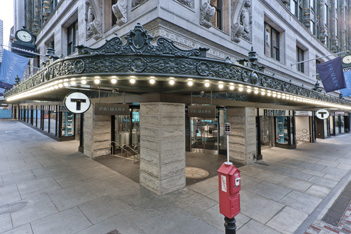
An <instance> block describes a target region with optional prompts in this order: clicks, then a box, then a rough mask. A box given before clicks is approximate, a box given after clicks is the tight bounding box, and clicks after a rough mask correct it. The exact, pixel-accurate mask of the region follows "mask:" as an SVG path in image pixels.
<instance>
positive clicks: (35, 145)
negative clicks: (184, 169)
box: [0, 120, 351, 234]
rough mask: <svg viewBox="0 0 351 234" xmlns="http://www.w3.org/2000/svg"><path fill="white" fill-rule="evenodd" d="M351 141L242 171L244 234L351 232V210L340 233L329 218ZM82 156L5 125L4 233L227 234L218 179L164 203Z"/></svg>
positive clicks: (0, 149)
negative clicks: (328, 213)
mask: <svg viewBox="0 0 351 234" xmlns="http://www.w3.org/2000/svg"><path fill="white" fill-rule="evenodd" d="M350 142H351V134H344V135H341V136H337V137H333V138H330V139H325V140H321V139H318V143H314V144H309V143H306V144H300V145H298V148H297V149H296V150H287V149H280V148H271V149H268V150H264V151H263V152H262V154H263V160H262V161H260V162H259V163H255V164H252V165H247V166H244V167H240V170H241V181H242V191H241V196H240V197H241V213H240V214H239V215H238V216H236V220H237V228H238V230H237V233H238V234H244V233H246V234H256V233H258V234H276V233H294V232H296V233H305V232H306V233H310V234H312V233H320V234H322V233H337V232H334V231H331V230H330V229H335V231H337V230H341V231H340V233H349V232H347V231H345V230H350V229H348V227H347V225H350V223H351V221H350V219H351V218H350V215H351V209H350V207H349V210H346V213H344V214H343V216H344V217H343V219H342V221H341V223H340V225H341V226H340V227H341V229H340V228H339V227H332V226H330V225H329V226H328V225H327V224H325V223H324V222H323V221H321V219H322V217H323V216H324V214H325V213H327V212H328V210H329V208H330V207H331V206H332V205H333V201H334V200H335V199H336V198H337V197H338V196H339V194H340V193H341V192H342V190H343V188H344V187H345V186H346V184H347V183H348V182H349V181H350V174H351V170H350V169H351V153H350V152H351V144H350ZM77 149H78V143H77V142H76V141H70V142H57V141H55V140H53V139H51V138H49V137H47V136H45V135H43V134H41V133H39V132H37V131H35V130H33V129H32V128H30V127H28V126H26V125H25V124H23V123H19V122H17V121H11V120H0V233H4V234H10V233H11V234H22V233H23V234H24V233H33V234H41V233H43V234H44V233H45V234H47V233H55V234H61V233H62V234H70V233H79V234H98V233H101V234H106V233H109V232H112V231H114V233H118V232H119V233H121V234H165V233H177V234H196V233H198V234H207V233H208V234H217V233H218V234H219V233H224V227H223V216H222V215H221V214H219V208H218V181H217V177H216V176H215V177H212V178H209V179H207V180H204V181H201V182H199V183H196V184H193V185H190V186H187V188H185V189H184V190H182V191H178V192H174V193H171V194H168V195H165V196H157V195H155V194H153V193H152V192H149V191H148V190H146V189H144V188H142V187H140V185H139V184H138V183H136V182H134V181H132V180H130V179H128V178H126V177H124V176H123V175H121V174H119V173H117V172H115V171H113V170H111V169H109V168H108V167H106V166H104V165H102V164H100V163H98V162H96V161H94V160H92V159H90V158H88V157H86V156H84V155H83V154H82V153H80V152H77ZM350 200H351V198H350ZM343 224H344V226H343ZM325 226H327V227H329V229H328V228H326V227H325ZM338 228H339V229H338ZM343 228H344V229H343ZM317 231H318V232H317Z"/></svg>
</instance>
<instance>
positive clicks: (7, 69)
mask: <svg viewBox="0 0 351 234" xmlns="http://www.w3.org/2000/svg"><path fill="white" fill-rule="evenodd" d="M28 61H29V59H28V58H25V57H22V56H19V55H17V54H15V53H12V52H10V51H8V50H5V49H4V50H3V54H2V64H1V72H0V81H1V83H0V88H6V89H9V88H11V87H12V86H13V85H14V84H15V78H16V77H17V76H18V77H19V78H20V79H21V78H22V77H23V74H24V71H25V70H26V67H27V64H28Z"/></svg>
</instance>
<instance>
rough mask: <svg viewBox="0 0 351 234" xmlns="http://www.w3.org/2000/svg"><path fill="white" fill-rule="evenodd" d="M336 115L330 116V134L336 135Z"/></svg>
mask: <svg viewBox="0 0 351 234" xmlns="http://www.w3.org/2000/svg"><path fill="white" fill-rule="evenodd" d="M334 134H335V132H334V116H330V135H334Z"/></svg>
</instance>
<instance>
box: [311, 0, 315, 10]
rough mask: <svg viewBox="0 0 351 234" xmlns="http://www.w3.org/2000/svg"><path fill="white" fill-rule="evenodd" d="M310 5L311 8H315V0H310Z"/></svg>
mask: <svg viewBox="0 0 351 234" xmlns="http://www.w3.org/2000/svg"><path fill="white" fill-rule="evenodd" d="M310 7H311V9H313V10H314V9H315V8H316V6H315V0H310Z"/></svg>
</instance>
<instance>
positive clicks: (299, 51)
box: [296, 45, 305, 73]
mask: <svg viewBox="0 0 351 234" xmlns="http://www.w3.org/2000/svg"><path fill="white" fill-rule="evenodd" d="M300 55H301V56H300ZM304 60H305V50H304V49H302V48H301V47H299V46H298V45H297V46H296V62H301V61H304ZM296 66H297V71H299V72H301V73H305V63H298V64H296Z"/></svg>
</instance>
